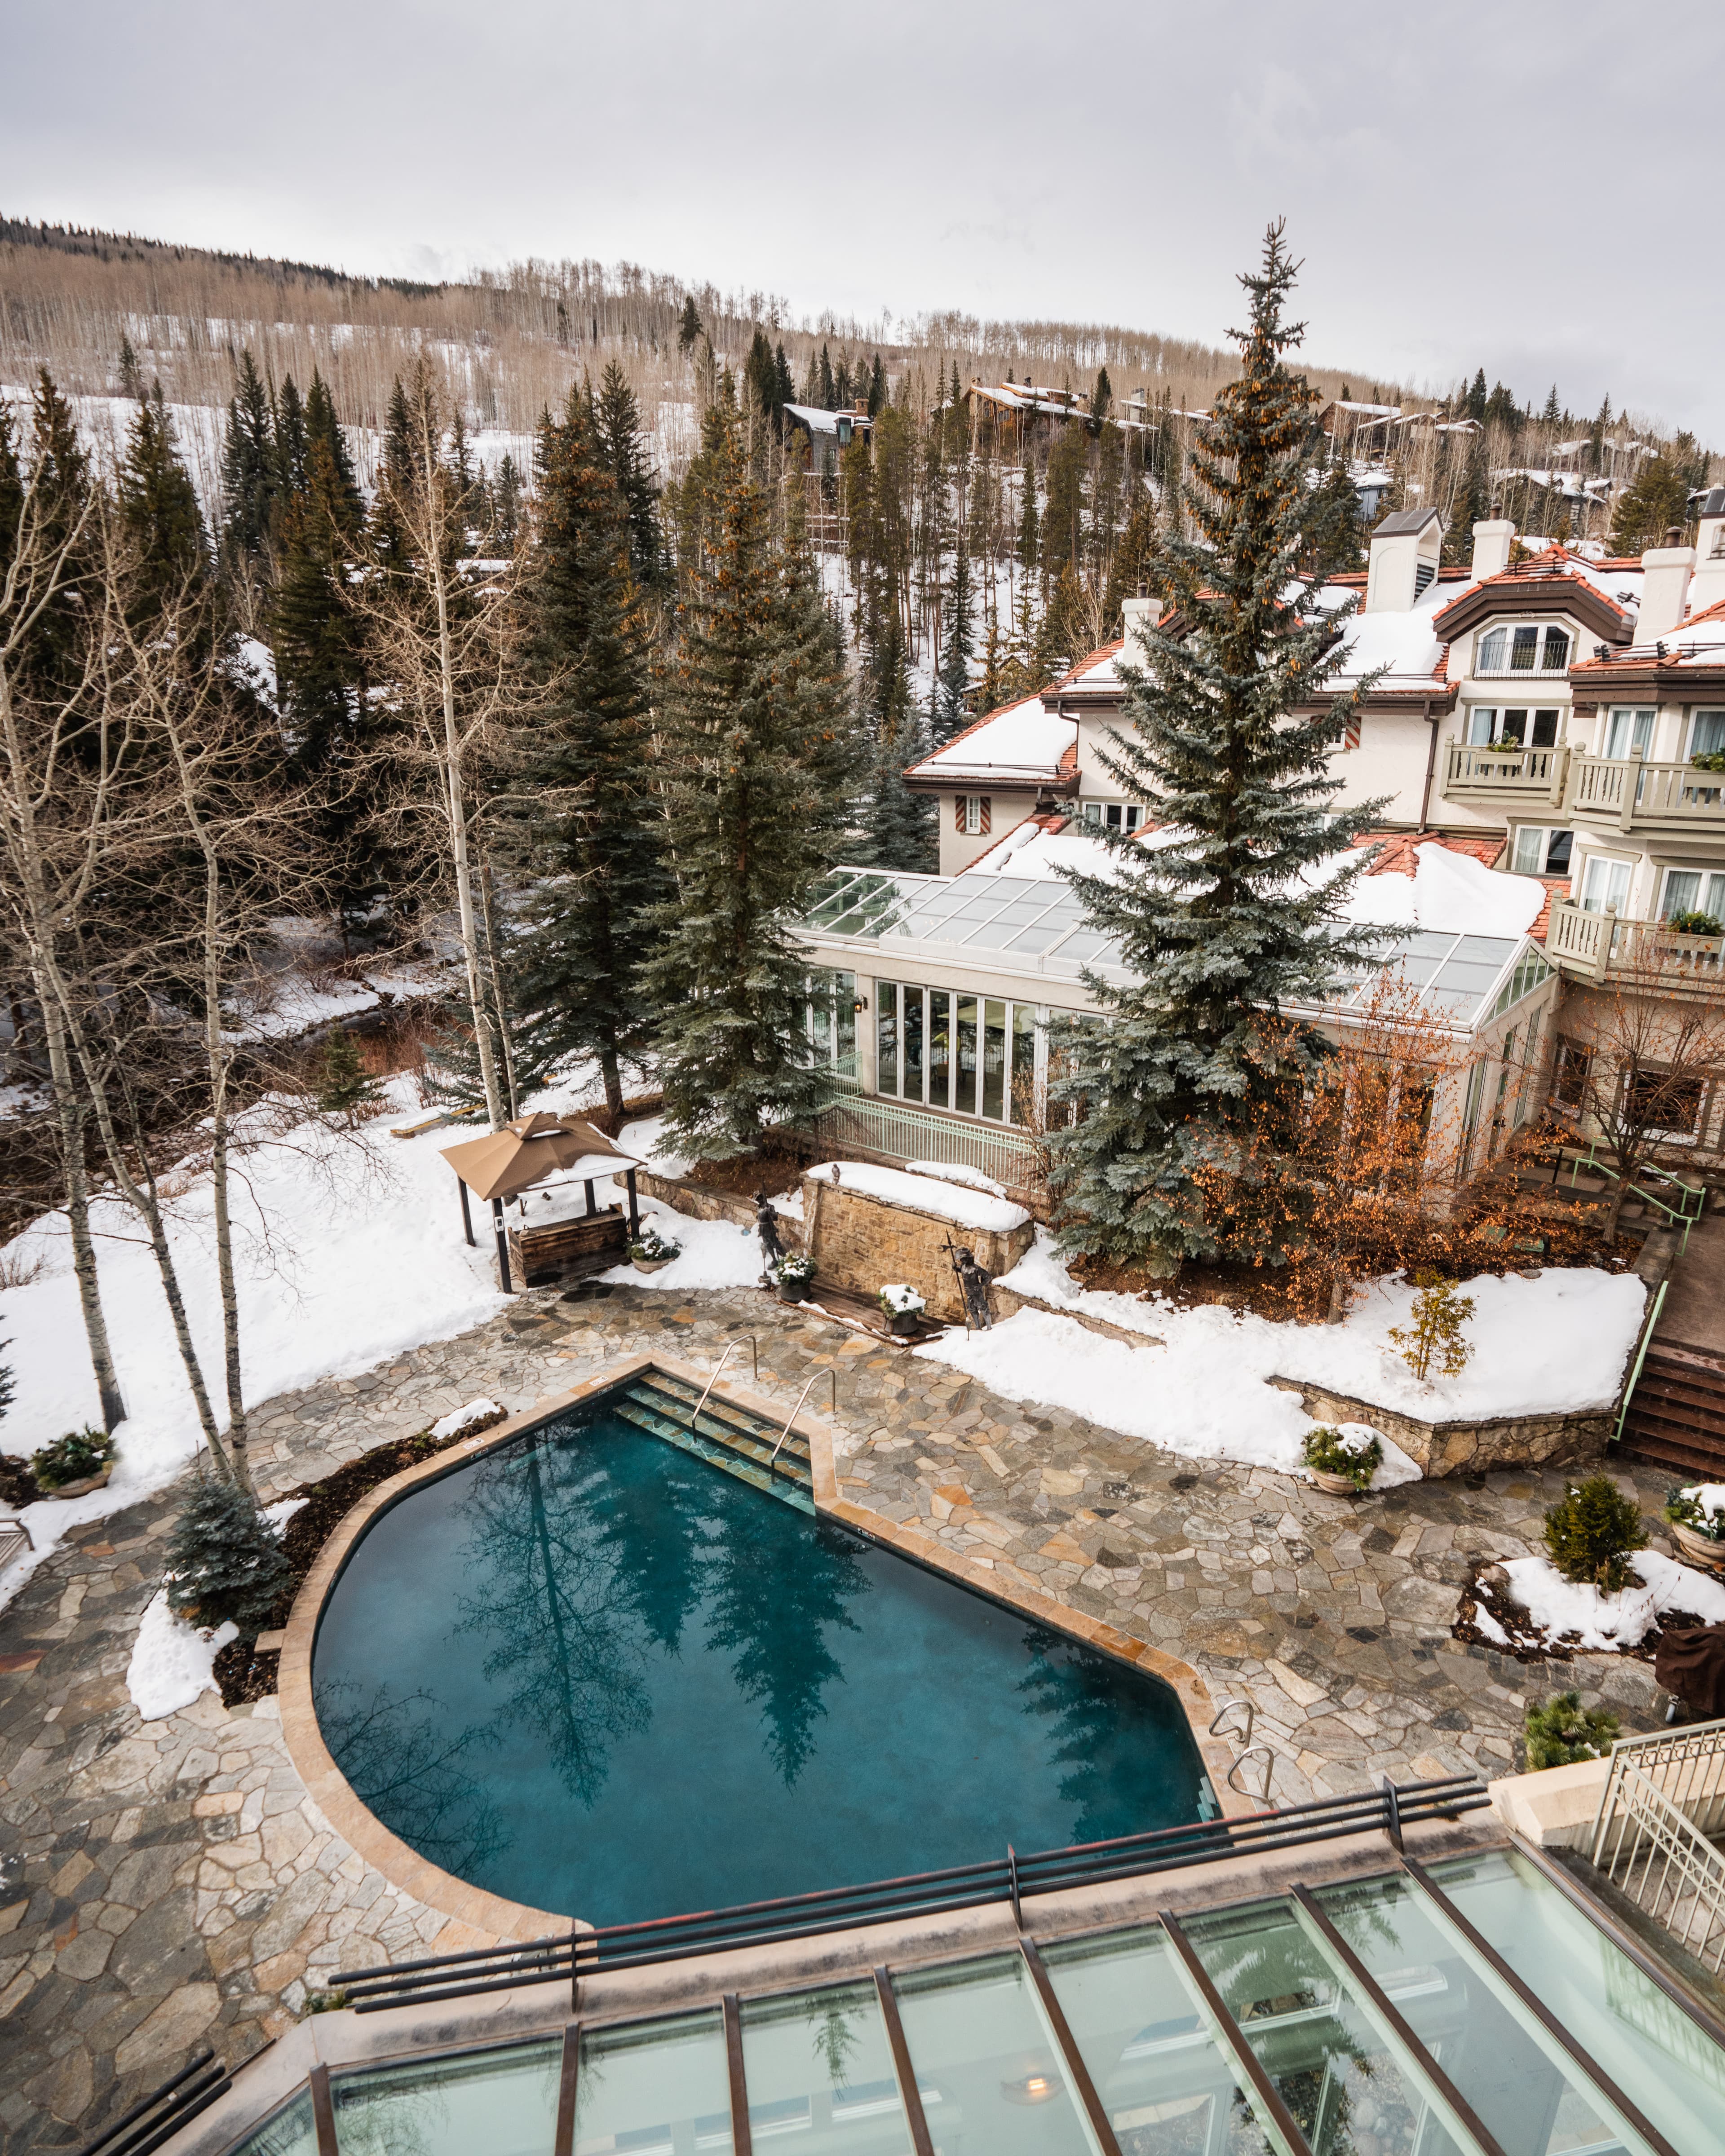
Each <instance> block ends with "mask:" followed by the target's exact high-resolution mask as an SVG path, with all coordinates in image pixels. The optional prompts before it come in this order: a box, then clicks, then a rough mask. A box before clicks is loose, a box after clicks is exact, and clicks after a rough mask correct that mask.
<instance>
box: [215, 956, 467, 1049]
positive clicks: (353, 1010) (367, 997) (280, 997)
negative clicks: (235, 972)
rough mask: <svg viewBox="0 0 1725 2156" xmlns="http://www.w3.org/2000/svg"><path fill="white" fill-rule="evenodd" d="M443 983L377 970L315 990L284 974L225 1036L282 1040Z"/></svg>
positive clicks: (425, 974)
mask: <svg viewBox="0 0 1725 2156" xmlns="http://www.w3.org/2000/svg"><path fill="white" fill-rule="evenodd" d="M446 985H447V983H444V982H443V981H440V980H439V979H438V978H437V977H436V976H435V974H434V973H431V972H429V970H413V969H396V970H392V969H390V968H381V967H380V968H376V969H374V970H372V972H370V973H367V974H366V976H365V977H364V978H362V979H359V980H336V981H334V982H332V983H331V985H330V986H329V987H328V988H315V987H314V986H313V985H312V983H311V982H310V981H308V980H307V979H305V977H304V976H303V975H301V974H297V973H287V974H283V975H281V976H280V978H278V979H276V980H275V981H274V982H272V983H270V987H269V988H268V990H267V991H266V992H265V993H264V995H262V996H261V997H260V998H259V1000H258V1002H257V1003H256V1004H254V1006H253V1007H252V1008H251V1009H249V1010H248V1011H247V1012H246V1013H245V1014H244V1017H243V1018H242V1019H240V1021H239V1024H238V1025H236V1026H234V1028H232V1029H230V1030H229V1031H228V1034H227V1035H226V1037H227V1039H229V1040H280V1039H290V1038H292V1037H293V1036H294V1035H295V1034H302V1033H305V1032H308V1031H309V1030H310V1029H311V1027H313V1026H315V1025H327V1024H329V1023H330V1021H331V1019H338V1018H352V1017H353V1016H354V1015H355V1014H357V1013H358V1012H360V1011H363V1010H371V1009H373V1008H374V1007H375V1006H376V1005H377V1004H379V1003H380V1002H382V998H384V997H385V996H386V995H387V996H393V997H395V998H398V999H409V998H413V997H416V996H434V995H437V994H439V993H441V991H442V990H443V988H444V987H445V986H446Z"/></svg>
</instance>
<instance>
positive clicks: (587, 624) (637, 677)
mask: <svg viewBox="0 0 1725 2156" xmlns="http://www.w3.org/2000/svg"><path fill="white" fill-rule="evenodd" d="M611 454H612V451H611V445H610V444H608V442H607V439H606V436H605V429H604V426H603V422H602V420H601V418H600V417H599V414H598V411H597V410H596V408H594V407H593V404H591V403H589V401H588V399H587V398H585V397H584V396H583V394H582V393H580V392H578V391H576V390H572V391H571V392H570V393H569V398H568V401H567V404H566V405H565V407H564V411H563V416H562V419H561V420H559V421H557V422H552V420H550V419H549V418H547V420H546V421H545V422H544V423H542V426H541V429H540V434H539V444H538V459H539V495H538V504H537V527H536V542H537V543H536V546H535V548H534V552H533V556H532V562H531V576H530V581H529V583H528V587H527V593H526V605H527V607H528V609H529V612H530V614H531V622H532V639H531V660H532V664H533V667H534V670H535V672H536V674H537V675H538V677H539V678H540V680H542V682H543V683H545V684H546V685H547V687H548V688H549V690H550V701H549V702H548V704H547V707H546V708H545V710H544V711H542V712H541V713H539V714H537V715H536V716H535V719H534V721H533V724H532V726H531V733H530V734H529V736H528V737H527V740H526V742H525V743H524V744H523V748H522V752H521V762H522V764H523V768H522V771H521V775H520V781H519V785H518V790H519V791H521V792H523V793H527V794H530V795H535V796H536V797H537V798H539V799H540V800H541V801H542V803H545V804H546V806H545V807H544V808H542V810H541V811H540V813H538V814H536V815H535V816H534V817H533V819H532V821H531V827H530V829H529V832H528V834H527V840H528V859H529V860H530V861H531V866H532V868H533V870H534V871H535V875H536V883H535V885H534V888H533V896H532V897H531V901H530V902H529V905H528V906H527V909H526V914H525V917H524V923H523V932H522V934H521V937H520V939H519V941H518V942H517V943H516V947H515V949H514V951H513V952H512V954H511V973H512V976H513V978H514V979H515V981H516V993H517V994H518V995H519V997H520V998H521V1001H522V1003H523V1004H525V1005H526V1007H527V1009H528V1010H529V1011H530V1013H531V1016H530V1018H529V1019H528V1022H527V1024H526V1028H525V1030H524V1033H523V1037H522V1047H523V1051H524V1052H525V1053H526V1055H528V1056H529V1057H530V1058H531V1060H534V1061H536V1063H538V1064H540V1065H550V1064H554V1063H557V1062H560V1061H562V1060H563V1059H565V1058H567V1057H569V1056H572V1055H586V1056H592V1057H593V1058H594V1059H596V1060H597V1061H598V1065H599V1070H600V1074H601V1075H602V1076H603V1081H604V1086H605V1100H606V1105H607V1106H608V1107H609V1108H610V1109H611V1110H612V1111H613V1113H614V1114H618V1115H620V1114H621V1112H622V1109H623V1096H624V1088H623V1066H624V1063H625V1062H626V1061H629V1062H636V1063H639V1060H640V1059H641V1058H642V1057H643V1056H644V1054H645V1053H646V1051H647V1048H648V1045H649V1036H650V1034H651V1030H652V1023H653V1015H654V1014H653V1007H652V1004H651V1003H650V1001H649V998H648V994H647V992H646V988H645V986H644V981H643V978H642V976H643V968H644V966H645V963H646V961H647V959H648V958H649V956H650V955H651V953H652V952H653V950H654V949H655V946H656V943H657V941H658V930H657V927H656V925H655V921H654V920H653V918H652V909H653V908H654V907H655V906H657V905H660V904H661V903H662V902H663V901H665V898H666V897H667V896H669V892H670V885H669V881H668V878H667V871H666V867H665V823H664V819H663V816H662V814H661V813H660V806H659V803H658V802H657V801H656V799H655V797H654V794H653V793H652V791H651V786H650V782H651V776H652V768H653V765H652V755H651V736H652V718H651V713H650V710H649V703H650V695H651V684H650V681H649V644H648V636H647V629H646V623H645V620H644V616H643V613H642V608H641V605H640V599H639V591H638V589H637V588H636V585H635V583H634V579H633V577H631V575H630V573H629V556H630V552H631V538H632V534H631V532H630V531H629V516H628V507H627V504H626V502H625V500H624V497H623V495H622V494H621V493H620V491H619V488H618V486H617V484H616V482H615V480H614V475H613V467H612V464H611Z"/></svg>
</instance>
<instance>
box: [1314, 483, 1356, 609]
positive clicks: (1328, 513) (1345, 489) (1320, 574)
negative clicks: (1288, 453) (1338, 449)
mask: <svg viewBox="0 0 1725 2156" xmlns="http://www.w3.org/2000/svg"><path fill="white" fill-rule="evenodd" d="M1307 526H1308V529H1309V531H1310V532H1311V552H1310V554H1309V555H1308V557H1307V565H1306V566H1307V574H1308V575H1309V576H1310V577H1311V578H1312V582H1313V583H1320V584H1321V583H1326V582H1327V581H1328V579H1329V578H1330V577H1337V576H1341V575H1343V573H1345V572H1348V571H1350V570H1354V569H1358V567H1359V565H1360V514H1359V490H1358V487H1356V486H1355V485H1354V483H1353V474H1352V473H1351V472H1350V471H1349V470H1348V462H1347V459H1345V458H1343V457H1337V458H1336V459H1334V460H1333V462H1332V463H1331V465H1329V466H1328V468H1327V470H1326V471H1325V473H1324V475H1323V478H1322V480H1320V481H1319V483H1318V485H1317V486H1316V487H1315V488H1314V489H1313V490H1312V507H1311V513H1310V516H1309V517H1308V520H1307Z"/></svg>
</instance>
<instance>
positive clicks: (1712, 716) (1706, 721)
mask: <svg viewBox="0 0 1725 2156" xmlns="http://www.w3.org/2000/svg"><path fill="white" fill-rule="evenodd" d="M1719 530H1720V532H1721V534H1722V535H1725V524H1722V525H1721V526H1719ZM1722 751H1725V711H1697V713H1696V715H1695V716H1694V718H1693V719H1692V721H1690V726H1689V753H1690V754H1691V756H1717V755H1719V754H1720V753H1721V752H1722Z"/></svg>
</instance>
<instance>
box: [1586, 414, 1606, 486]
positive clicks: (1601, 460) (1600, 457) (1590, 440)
mask: <svg viewBox="0 0 1725 2156" xmlns="http://www.w3.org/2000/svg"><path fill="white" fill-rule="evenodd" d="M1610 424H1611V399H1610V398H1609V397H1607V398H1604V401H1603V402H1602V403H1601V404H1600V406H1599V415H1598V417H1597V418H1595V419H1594V423H1593V425H1592V426H1591V427H1589V429H1588V434H1587V460H1588V464H1589V466H1590V468H1591V469H1592V470H1594V471H1596V472H1597V471H1603V470H1604V468H1605V429H1607V428H1608V427H1609V425H1610Z"/></svg>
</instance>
